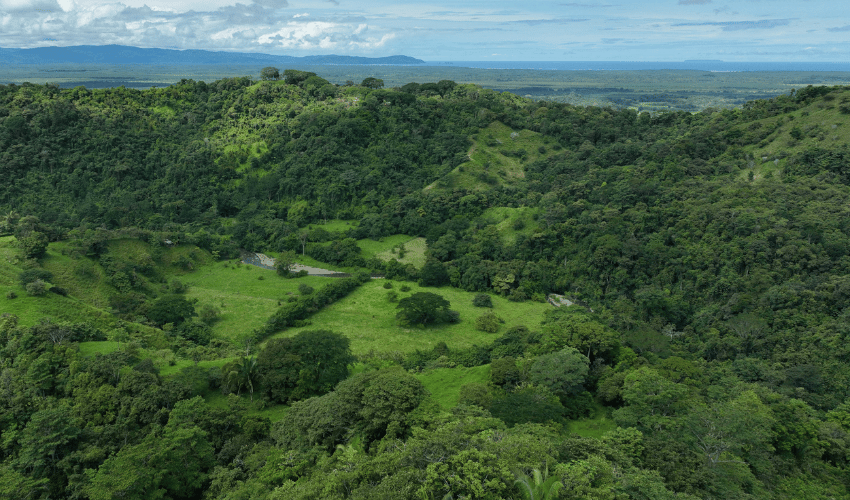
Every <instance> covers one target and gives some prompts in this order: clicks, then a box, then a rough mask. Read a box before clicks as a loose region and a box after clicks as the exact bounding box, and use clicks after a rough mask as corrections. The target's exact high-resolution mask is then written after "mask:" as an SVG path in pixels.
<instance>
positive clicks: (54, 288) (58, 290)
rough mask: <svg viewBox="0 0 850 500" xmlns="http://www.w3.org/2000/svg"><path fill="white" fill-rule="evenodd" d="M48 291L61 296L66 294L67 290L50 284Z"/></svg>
mask: <svg viewBox="0 0 850 500" xmlns="http://www.w3.org/2000/svg"><path fill="white" fill-rule="evenodd" d="M48 291H49V292H50V293H55V294H56V295H61V296H63V297H67V296H68V290H65V289H64V288H62V287H59V286H52V287H50V289H49V290H48Z"/></svg>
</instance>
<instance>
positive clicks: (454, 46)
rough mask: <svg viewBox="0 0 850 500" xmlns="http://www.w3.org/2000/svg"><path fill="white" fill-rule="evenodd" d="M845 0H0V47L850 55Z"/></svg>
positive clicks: (553, 57) (537, 55) (498, 57)
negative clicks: (123, 46) (177, 0)
mask: <svg viewBox="0 0 850 500" xmlns="http://www.w3.org/2000/svg"><path fill="white" fill-rule="evenodd" d="M843 2H844V0H832V1H822V0H794V1H791V0H736V1H734V2H733V1H725V0H644V1H631V0H625V1H622V0H599V1H597V0H577V1H575V2H570V1H560V2H559V1H533V0H532V1H503V0H489V1H481V0H472V1H470V0H466V1H464V0H457V1H430V2H393V1H386V0H316V1H299V0H242V1H241V2H236V1H229V0H187V1H180V2H175V1H167V0H121V1H117V2H116V1H110V0H0V47H4V48H11V47H16V48H17V47H39V46H51V45H57V46H67V45H105V44H122V45H135V46H139V47H158V48H177V49H206V50H227V51H239V52H264V53H269V54H285V55H296V56H298V55H312V54H343V55H363V56H372V57H377V56H386V55H393V54H404V55H409V56H413V57H418V58H420V59H424V60H426V61H486V60H492V61H535V60H536V61H681V60H685V59H722V60H725V61H795V62H797V61H800V62H803V61H837V62H846V61H850V6H847V5H844V4H843Z"/></svg>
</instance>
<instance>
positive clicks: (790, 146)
mask: <svg viewBox="0 0 850 500" xmlns="http://www.w3.org/2000/svg"><path fill="white" fill-rule="evenodd" d="M829 95H830V96H832V97H831V98H830V100H827V101H817V102H814V103H812V104H810V105H808V106H806V107H804V108H802V109H799V110H797V111H794V112H792V113H788V114H787V115H785V116H780V117H775V116H774V117H770V118H765V119H764V120H760V121H757V122H755V123H757V124H761V126H762V127H770V128H771V129H772V128H776V130H774V131H773V132H772V133H771V134H770V135H768V136H767V137H766V138H765V139H764V140H762V141H761V142H759V143H756V144H754V145H751V146H746V147H744V151H746V152H747V153H750V155H751V160H749V161H748V162H747V164H746V166H745V167H744V168H741V171H740V173H739V176H740V178H741V179H742V180H749V176H750V172H752V174H753V179H752V180H753V181H758V180H760V179H764V178H769V177H771V176H777V177H778V176H780V175H782V172H783V171H784V169H785V166H786V163H787V162H788V159H789V157H792V156H794V155H796V154H797V152H799V151H804V150H806V149H808V148H812V147H817V148H830V147H835V146H837V145H842V144H848V143H850V121H848V119H847V115H845V114H842V113H841V111H840V106H842V103H846V101H850V91H848V90H836V91H833V92H831V93H830V94H829ZM750 126H751V125H747V126H746V127H750ZM746 127H745V126H744V125H741V126H739V127H738V128H739V129H741V130H746ZM795 136H796V137H795Z"/></svg>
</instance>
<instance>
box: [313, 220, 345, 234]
mask: <svg viewBox="0 0 850 500" xmlns="http://www.w3.org/2000/svg"><path fill="white" fill-rule="evenodd" d="M355 226H357V221H356V220H343V219H329V220H328V221H326V222H314V223H313V224H310V225H308V226H307V229H315V228H319V227H320V228H322V229H324V230H325V231H328V232H331V233H343V232H345V231H348V230H349V229H352V228H354V227H355Z"/></svg>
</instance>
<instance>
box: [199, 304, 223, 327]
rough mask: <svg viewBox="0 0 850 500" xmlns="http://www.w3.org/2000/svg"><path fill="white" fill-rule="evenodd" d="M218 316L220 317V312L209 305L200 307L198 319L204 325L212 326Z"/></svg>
mask: <svg viewBox="0 0 850 500" xmlns="http://www.w3.org/2000/svg"><path fill="white" fill-rule="evenodd" d="M219 316H221V310H220V309H219V308H217V307H215V306H211V305H209V304H204V305H203V306H201V311H200V313H198V319H200V320H201V323H204V324H205V325H212V324H213V323H215V322H216V321H218V318H219Z"/></svg>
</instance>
